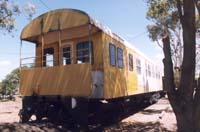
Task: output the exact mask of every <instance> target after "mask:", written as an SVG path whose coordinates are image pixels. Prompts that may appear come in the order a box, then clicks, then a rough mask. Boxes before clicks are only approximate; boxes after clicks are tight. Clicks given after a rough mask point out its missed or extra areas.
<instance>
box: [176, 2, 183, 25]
mask: <svg viewBox="0 0 200 132" xmlns="http://www.w3.org/2000/svg"><path fill="white" fill-rule="evenodd" d="M176 5H177V9H178V13H179V17H180V21H181V23H183V11H182V3H181V1H180V0H177V4H176Z"/></svg>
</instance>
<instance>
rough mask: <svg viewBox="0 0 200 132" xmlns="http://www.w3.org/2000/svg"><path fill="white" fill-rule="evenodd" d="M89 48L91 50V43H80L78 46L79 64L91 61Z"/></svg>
mask: <svg viewBox="0 0 200 132" xmlns="http://www.w3.org/2000/svg"><path fill="white" fill-rule="evenodd" d="M89 48H90V42H89V41H85V42H80V43H78V44H77V45H76V49H77V52H76V53H77V64H81V63H85V62H89V60H90V55H89V54H90V53H89ZM91 50H92V42H91ZM91 52H92V51H91ZM91 54H92V53H91Z"/></svg>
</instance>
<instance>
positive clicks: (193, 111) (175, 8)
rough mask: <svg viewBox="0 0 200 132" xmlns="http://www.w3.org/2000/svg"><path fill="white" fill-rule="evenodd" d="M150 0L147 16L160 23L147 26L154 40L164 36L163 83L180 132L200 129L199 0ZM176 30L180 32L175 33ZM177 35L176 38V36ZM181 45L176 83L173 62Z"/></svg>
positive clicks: (162, 39) (195, 131)
mask: <svg viewBox="0 0 200 132" xmlns="http://www.w3.org/2000/svg"><path fill="white" fill-rule="evenodd" d="M147 3H148V6H149V11H148V12H147V18H149V19H150V20H152V21H153V22H154V23H153V25H154V26H155V27H157V28H154V29H158V30H154V29H153V31H152V29H151V28H148V29H149V33H150V37H151V39H152V40H154V41H155V40H158V39H161V42H162V47H163V52H164V59H163V63H164V77H163V86H164V90H166V92H167V95H168V99H169V101H170V104H171V106H172V108H173V110H174V113H175V115H176V119H177V126H178V132H189V131H190V132H199V131H200V105H199V104H200V79H199V80H198V81H199V82H198V83H195V61H196V59H195V57H196V27H197V23H196V20H195V16H196V15H197V14H196V11H197V10H198V11H200V10H199V4H197V3H198V0H170V1H167V0H147ZM195 5H196V9H197V10H196V9H195ZM154 13H155V14H154ZM173 14H176V15H173ZM170 17H171V18H170ZM177 31H178V32H177ZM160 32H161V33H160ZM177 33H180V34H178V35H176V34H177ZM153 35H154V36H153ZM179 36H181V37H179ZM175 37H177V38H176V39H174V38H175ZM174 40H176V41H174ZM174 42H175V43H174ZM179 45H180V46H179ZM176 47H177V48H176ZM182 49H183V52H178V53H179V55H180V59H182V60H181V61H179V64H178V65H179V67H180V69H179V70H180V78H179V85H175V80H174V65H175V66H176V63H175V62H174V63H173V61H172V58H173V57H174V54H175V53H176V52H177V51H182ZM175 57H176V56H175Z"/></svg>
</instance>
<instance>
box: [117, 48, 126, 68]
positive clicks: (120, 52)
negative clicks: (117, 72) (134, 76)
mask: <svg viewBox="0 0 200 132" xmlns="http://www.w3.org/2000/svg"><path fill="white" fill-rule="evenodd" d="M117 60H118V67H119V68H123V67H124V63H123V50H122V49H121V48H117Z"/></svg>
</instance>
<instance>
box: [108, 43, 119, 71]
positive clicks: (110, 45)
mask: <svg viewBox="0 0 200 132" xmlns="http://www.w3.org/2000/svg"><path fill="white" fill-rule="evenodd" d="M112 46H113V49H114V52H113V53H114V55H111V54H112V52H111V47H112ZM112 57H114V58H112ZM109 59H110V65H111V66H113V67H115V66H116V62H117V61H116V46H115V45H114V44H112V43H109ZM112 60H113V61H114V63H112V62H113V61H112Z"/></svg>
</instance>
